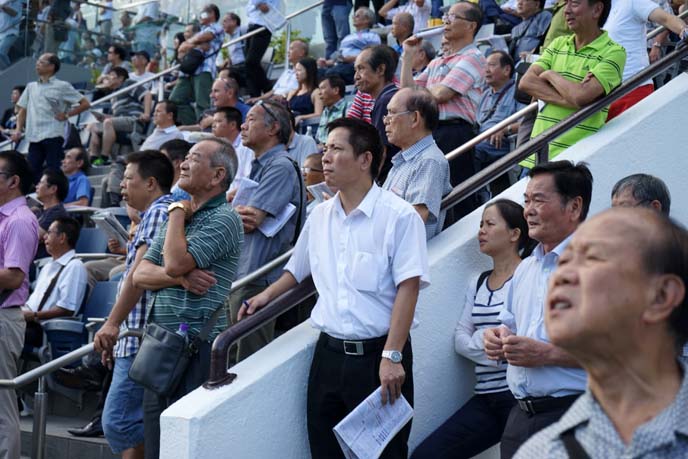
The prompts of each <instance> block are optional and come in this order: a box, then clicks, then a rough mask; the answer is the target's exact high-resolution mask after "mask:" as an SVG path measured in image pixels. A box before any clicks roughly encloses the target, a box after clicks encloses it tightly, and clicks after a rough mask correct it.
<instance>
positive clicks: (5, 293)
mask: <svg viewBox="0 0 688 459" xmlns="http://www.w3.org/2000/svg"><path fill="white" fill-rule="evenodd" d="M32 183H33V182H32V177H31V167H30V166H29V163H28V162H27V161H26V159H25V158H24V157H23V156H22V155H21V154H19V153H18V152H16V151H3V152H0V214H2V216H3V218H2V220H0V235H2V236H1V237H0V245H2V250H0V328H2V339H0V378H2V379H12V378H14V377H16V376H17V370H18V361H19V356H20V354H21V351H22V347H23V345H24V331H25V329H26V321H25V320H24V316H23V314H22V311H21V306H22V305H23V304H25V303H26V300H27V298H28V297H29V266H30V265H31V262H32V261H33V256H34V254H35V253H36V247H37V246H38V222H37V221H36V217H35V216H34V214H33V212H31V210H29V208H28V207H27V205H26V198H25V197H24V196H26V195H27V194H29V192H30V191H31V188H32ZM20 450H21V441H20V431H19V411H18V409H17V396H16V394H15V392H14V390H9V389H3V390H1V391H0V456H2V457H6V458H12V459H15V458H18V457H19V453H20Z"/></svg>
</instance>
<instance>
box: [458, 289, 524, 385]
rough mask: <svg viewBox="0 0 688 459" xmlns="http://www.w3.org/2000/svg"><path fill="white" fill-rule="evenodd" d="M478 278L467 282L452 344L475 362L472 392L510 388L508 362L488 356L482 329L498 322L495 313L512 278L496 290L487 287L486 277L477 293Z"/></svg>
mask: <svg viewBox="0 0 688 459" xmlns="http://www.w3.org/2000/svg"><path fill="white" fill-rule="evenodd" d="M478 278H479V276H476V277H475V278H473V279H471V281H470V283H469V284H468V290H467V291H466V300H465V302H464V307H463V312H462V313H461V318H460V319H459V323H458V324H457V326H456V331H455V334H454V347H455V349H456V352H457V353H459V354H461V355H463V356H464V357H467V358H469V359H471V360H473V361H474V362H475V378H476V383H475V393H476V394H488V393H492V392H500V391H504V390H508V389H509V386H508V384H507V382H506V369H507V364H506V362H495V361H494V360H489V359H488V358H487V356H486V355H485V350H484V347H483V333H484V332H485V329H487V328H493V327H498V326H500V325H501V322H500V321H499V319H498V316H499V313H500V312H501V311H502V308H503V307H504V300H505V298H506V293H507V291H508V290H509V284H511V278H509V279H508V280H507V281H506V282H504V284H503V285H502V286H501V287H500V288H498V289H496V290H490V287H488V285H487V278H485V280H484V281H483V283H482V284H481V285H480V288H478V291H477V293H476V290H475V289H476V284H477V282H478Z"/></svg>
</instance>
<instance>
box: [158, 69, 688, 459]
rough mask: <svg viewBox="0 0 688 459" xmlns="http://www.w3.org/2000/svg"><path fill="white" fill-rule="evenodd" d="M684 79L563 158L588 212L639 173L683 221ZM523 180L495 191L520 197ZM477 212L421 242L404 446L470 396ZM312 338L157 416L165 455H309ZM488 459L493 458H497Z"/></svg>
mask: <svg viewBox="0 0 688 459" xmlns="http://www.w3.org/2000/svg"><path fill="white" fill-rule="evenodd" d="M686 104H688V75H682V76H681V77H679V78H677V79H675V80H674V81H673V82H672V83H670V84H669V85H667V86H665V87H664V88H662V90H660V91H659V92H658V93H656V94H654V95H653V96H651V97H649V98H647V99H646V100H645V101H643V102H641V103H640V104H638V105H637V106H636V107H634V108H633V109H631V110H630V111H628V112H627V113H625V114H624V115H622V116H621V117H620V118H618V119H616V120H614V121H613V122H611V123H610V124H609V125H608V126H606V127H605V128H604V129H603V130H602V131H601V132H600V133H599V134H597V135H595V136H593V137H590V138H588V139H586V140H584V141H582V142H580V143H578V144H577V145H576V146H575V147H573V148H571V149H570V150H569V151H568V152H567V153H566V154H565V155H562V158H566V159H572V160H575V161H587V162H588V163H589V164H590V167H591V169H592V172H593V175H594V178H595V184H594V187H593V202H592V207H591V213H596V212H599V211H600V210H602V209H604V208H606V207H608V205H609V201H610V193H611V188H612V186H613V184H614V183H615V182H616V181H617V180H618V179H620V178H621V177H624V176H626V175H628V174H632V173H636V172H646V173H651V174H655V175H657V176H659V177H661V178H662V179H664V180H665V181H666V182H667V184H668V186H669V189H670V190H671V192H672V195H673V197H674V202H673V205H672V215H673V216H675V217H676V218H678V219H679V220H681V221H683V222H688V201H686V200H685V199H682V197H683V196H686V195H688V180H686V179H685V174H686V172H687V171H688V159H687V158H686V148H685V146H684V145H685V142H686V126H688V124H687V123H686V121H687V119H688V117H687V116H686V111H685V107H686ZM524 188H525V182H523V181H522V182H519V183H518V184H516V185H514V186H513V187H512V188H511V189H509V190H507V191H506V192H505V193H504V196H505V197H509V198H512V199H515V200H517V201H519V202H521V201H522V194H523V190H524ZM479 217H480V211H476V212H474V213H473V214H471V215H469V216H467V217H466V218H464V219H463V220H462V221H461V222H459V223H457V224H456V225H454V226H453V227H451V228H450V229H448V230H447V231H445V232H443V233H442V234H441V235H439V236H438V237H437V238H435V239H434V240H433V241H432V242H431V243H430V244H429V255H430V266H431V276H432V286H431V287H430V288H428V289H426V290H424V291H422V292H421V295H420V299H419V303H418V315H419V319H420V323H421V325H420V326H419V327H418V328H417V329H415V330H413V331H412V339H413V346H414V354H415V356H414V364H415V368H414V378H415V401H416V403H415V409H416V412H415V417H414V419H413V430H412V433H411V439H410V443H411V449H413V448H414V447H415V446H416V445H417V444H418V443H419V442H420V441H422V439H423V438H425V437H426V436H427V435H428V434H429V433H430V432H431V431H432V430H434V429H435V428H436V427H437V426H438V425H439V424H440V423H442V422H443V421H444V420H445V419H446V418H447V417H448V416H449V415H451V414H452V413H453V412H454V411H455V410H456V409H458V408H459V407H460V406H461V404H462V403H463V402H464V401H465V400H466V399H467V398H469V397H470V396H471V393H472V386H473V374H472V367H471V365H470V364H469V363H468V362H467V361H465V360H463V359H461V358H459V357H457V355H456V354H455V353H454V350H453V339H452V336H453V330H454V325H455V323H456V321H457V319H458V316H459V314H460V311H461V309H462V307H463V298H464V291H465V289H466V286H467V283H468V281H469V279H470V278H471V277H472V276H473V275H475V274H476V273H478V272H480V271H482V270H484V269H486V268H488V267H489V263H488V259H487V258H486V257H484V256H482V255H480V254H479V252H478V248H477V244H476V241H475V234H476V232H477V228H478V222H479ZM316 336H317V333H316V332H315V331H314V330H312V329H311V328H310V326H309V325H308V324H303V325H301V326H299V327H297V328H296V329H294V330H292V331H290V332H289V333H287V334H285V335H284V336H282V337H280V338H279V339H277V340H276V341H275V342H274V343H272V344H271V345H270V346H268V347H267V348H265V349H263V350H262V351H261V352H259V353H257V354H256V355H255V356H253V357H252V358H250V359H248V360H247V361H245V362H242V363H240V364H239V365H237V366H235V367H234V368H233V371H235V372H236V373H237V374H238V378H237V379H236V380H235V382H233V383H232V384H231V385H229V386H227V387H224V388H221V389H218V390H215V391H207V390H205V389H198V390H197V391H195V392H193V393H191V394H189V395H188V396H187V397H185V398H184V399H182V400H180V401H179V402H178V403H176V404H175V405H173V406H172V407H170V408H169V409H168V410H167V411H165V413H164V414H163V416H162V419H161V422H162V454H161V457H164V458H199V459H200V458H209V457H224V458H258V459H262V458H265V459H270V458H282V459H288V458H294V459H302V458H304V457H308V445H307V438H306V427H305V425H306V424H305V394H306V381H307V373H308V367H309V364H310V359H311V354H312V350H313V346H314V343H315V339H316ZM492 457H497V456H496V454H494V455H492Z"/></svg>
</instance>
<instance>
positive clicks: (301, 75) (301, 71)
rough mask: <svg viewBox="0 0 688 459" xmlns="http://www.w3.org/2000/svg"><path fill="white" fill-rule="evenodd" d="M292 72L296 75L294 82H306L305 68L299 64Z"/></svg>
mask: <svg viewBox="0 0 688 459" xmlns="http://www.w3.org/2000/svg"><path fill="white" fill-rule="evenodd" d="M294 72H295V74H296V81H298V82H299V83H305V82H306V68H305V67H304V66H303V65H301V64H296V66H295V67H294Z"/></svg>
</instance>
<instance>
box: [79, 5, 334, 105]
mask: <svg viewBox="0 0 688 459" xmlns="http://www.w3.org/2000/svg"><path fill="white" fill-rule="evenodd" d="M323 3H324V0H320V1H318V2H315V3H313V4H311V5H309V6H306V7H304V8H301V9H300V10H298V11H295V12H293V13H291V14H289V15H287V16H285V17H284V19H285V20H287V21H289V20H291V19H293V18H295V17H297V16H300V15H302V14H303V13H305V12H307V11H310V10H312V9H313V8H316V7H318V6H320V5H322V4H323ZM265 30H267V29H266V28H265V27H259V28H257V29H255V30H252V31H250V32H248V33H245V34H244V35H242V36H240V37H237V38H235V39H234V40H230V41H228V42H227V43H225V44H223V45H222V46H221V47H220V49H222V48H228V47H230V46H232V45H235V44H237V43H239V42H242V41H244V40H246V39H248V38H251V37H252V36H254V35H257V34H259V33H261V32H263V31H265ZM179 67H181V66H180V65H179V64H177V65H174V66H172V67H170V68H168V69H165V70H163V71H161V72H158V73H156V74H155V75H153V76H150V77H148V78H144V79H142V80H140V81H137V82H136V83H134V84H132V85H129V86H127V87H126V88H121V89H118V90H117V91H115V92H113V93H111V94H108V95H107V96H105V97H102V98H100V99H98V100H95V101H93V102H91V107H94V106H96V105H100V104H102V103H104V102H107V101H109V100H110V99H112V98H114V97H117V96H119V95H122V94H125V93H128V92H129V91H131V90H132V89H135V88H138V87H139V86H143V85H145V84H147V83H150V82H151V81H155V80H157V79H159V78H160V77H163V76H165V75H168V74H170V73H172V72H174V71H175V70H179Z"/></svg>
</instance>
